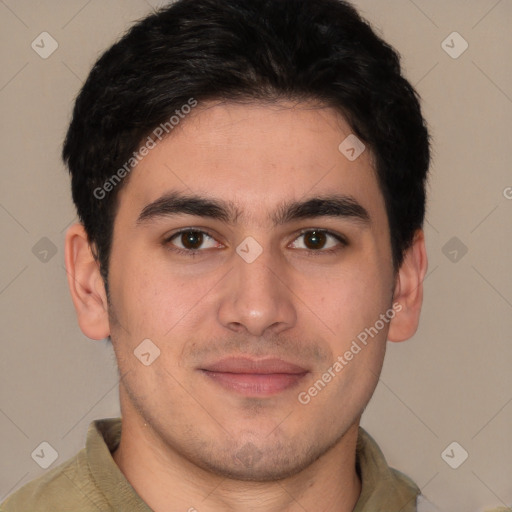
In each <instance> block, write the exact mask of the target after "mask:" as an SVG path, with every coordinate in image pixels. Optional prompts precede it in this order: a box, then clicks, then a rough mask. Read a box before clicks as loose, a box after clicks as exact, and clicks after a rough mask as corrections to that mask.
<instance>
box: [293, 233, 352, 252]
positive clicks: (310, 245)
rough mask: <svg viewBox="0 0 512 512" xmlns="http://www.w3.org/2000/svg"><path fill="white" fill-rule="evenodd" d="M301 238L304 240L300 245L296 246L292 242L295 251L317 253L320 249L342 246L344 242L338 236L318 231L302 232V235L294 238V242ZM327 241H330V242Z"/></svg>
mask: <svg viewBox="0 0 512 512" xmlns="http://www.w3.org/2000/svg"><path fill="white" fill-rule="evenodd" d="M301 238H303V239H304V241H303V242H302V244H301V245H297V244H296V242H295V241H294V242H293V244H294V248H295V249H306V250H309V251H318V250H322V249H323V250H326V249H332V248H334V247H336V246H337V245H339V244H340V243H341V244H342V245H344V244H345V241H344V240H343V239H342V238H341V237H340V236H338V235H335V234H333V233H329V232H328V231H325V230H320V229H314V230H310V231H304V232H303V233H301V234H300V236H299V237H298V238H296V240H299V239H301ZM329 239H330V240H331V241H330V242H329ZM326 244H327V245H326Z"/></svg>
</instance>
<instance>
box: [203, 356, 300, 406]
mask: <svg viewBox="0 0 512 512" xmlns="http://www.w3.org/2000/svg"><path fill="white" fill-rule="evenodd" d="M199 371H200V372H201V373H202V374H203V375H205V376H206V377H207V378H208V379H211V380H212V381H213V382H214V383H215V384H217V385H219V386H221V387H223V388H224V389H227V390H229V391H234V392H236V393H238V394H241V395H244V396H252V397H262V396H272V395H276V394H278V393H281V392H283V391H285V390H287V389H290V388H292V387H295V386H297V385H298V384H299V382H300V381H301V380H302V379H304V377H305V376H306V375H307V374H308V373H309V370H307V369H306V368H303V367H301V366H298V365H296V364H293V363H290V362H287V361H283V360H282V359H260V360H256V359H250V358H240V357H230V358H225V359H221V360H220V361H217V362H215V363H213V364H209V365H207V366H205V367H204V368H200V369H199Z"/></svg>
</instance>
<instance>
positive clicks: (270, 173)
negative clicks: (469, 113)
mask: <svg viewBox="0 0 512 512" xmlns="http://www.w3.org/2000/svg"><path fill="white" fill-rule="evenodd" d="M350 133H351V129H350V127H349V125H348V124H347V123H346V122H345V120H344V119H343V118H342V116H341V115H339V114H338V113H337V112H336V111H335V110H333V109H331V108H319V107H318V106H313V105H309V104H292V103H284V102H282V103H279V104H272V105H270V104H234V103H223V104H220V103H211V104H208V105H203V106H201V105H199V106H198V107H197V108H196V109H195V110H194V111H193V113H192V114H190V115H189V116H188V117H187V118H186V119H185V120H184V121H182V122H181V124H180V125H179V126H178V127H177V128H176V129H175V130H174V131H173V132H172V134H171V136H170V137H168V138H167V139H164V140H163V141H162V142H159V143H158V145H157V147H156V148H154V149H153V150H151V151H150V152H149V154H148V155H147V156H146V157H145V158H144V159H143V160H142V161H141V162H140V163H139V164H138V165H137V167H136V168H135V169H134V170H133V172H132V174H131V175H130V177H129V179H128V180H127V182H126V183H125V184H124V186H123V188H122V190H121V191H120V194H119V208H118V212H117V215H116V218H115V224H114V239H113V246H112V253H111V259H110V266H109V288H110V299H111V302H110V304H109V303H108V301H107V297H106V294H105V288H104V285H103V282H102V279H101V276H100V273H99V269H98V265H97V263H96V261H95V260H94V258H93V256H92V253H91V248H90V246H89V244H88V240H87V236H86V234H85V232H84V230H83V227H82V226H81V225H80V224H77V225H74V226H72V227H71V228H70V229H69V231H68V233H67V238H66V266H67V269H68V273H69V285H70V289H71V293H72V297H73V301H74V304H75V307H76V310H77V314H78V321H79V324H80V327H81V329H82V331H83V332H84V333H85V334H86V335H87V336H88V337H90V338H92V339H103V338H105V337H107V336H108V335H110V336H111V338H112V343H113V347H114V350H115V354H116V358H117V362H118V366H119V372H120V375H121V377H122V378H121V381H120V401H121V411H122V417H123V434H122V438H121V443H120V446H119V448H118V449H117V451H116V452H115V453H114V454H113V457H114V460H115V462H116V463H117V464H118V466H119V467H120V469H121V471H122V472H123V473H124V474H125V476H126V478H127V479H128V480H129V482H130V483H131V484H132V486H133V487H134V488H135V490H136V491H137V492H138V493H139V495H140V496H141V497H142V499H143V500H144V501H145V502H146V503H147V504H148V505H149V506H150V507H151V508H152V509H153V510H155V511H156V512H160V511H162V512H163V511H169V510H172V511H185V510H190V509H191V508H192V507H194V508H195V509H197V510H198V511H199V512H211V511H221V510H222V511H248V510H250V511H260V510H261V511H263V510H264V511H266V512H274V511H275V512H278V511H279V512H282V511H289V512H295V511H303V510H304V509H306V510H317V511H332V510H337V511H339V512H349V511H351V510H353V508H354V506H355V504H356V502H357V499H358V497H359V494H360V490H361V483H360V481H359V477H358V475H357V473H356V471H355V447H356V440H357V432H358V426H359V421H360V417H361V414H362V412H363V410H364V408H365V406H366V405H367V403H368V401H369V400H370V398H371V396H372V394H373V392H374V389H375V386H376V384H377V381H378V376H379V374H380V371H381V367H382V363H383V359H384V354H385V347H386V340H390V341H403V340H405V339H408V338H409V337H411V336H412V335H413V334H414V332H415V331H416V329H417V325H418V320H419V315H420V308H421V302H422V293H423V288H422V282H423V278H424V276H425V273H426V269H427V258H426V253H425V243H424V237H423V233H422V231H418V232H417V233H416V236H415V238H414V243H413V244H412V246H411V248H410V249H409V250H408V251H407V253H406V255H405V259H404V263H403V264H402V266H401V268H400V270H399V272H398V273H397V274H395V273H394V272H393V266H392V259H391V246H390V236H389V226H388V222H387V216H386V211H385V205H384V199H383V197H382V194H381V192H380V189H379V187H378V183H377V180H376V175H375V171H374V168H373V165H372V155H371V152H370V151H369V150H368V149H367V150H365V151H364V152H363V153H362V154H361V156H359V158H357V159H356V160H355V161H353V162H351V161H349V160H348V159H347V158H345V156H344V155H342V154H341V153H340V151H339V150H338V146H339V144H340V143H341V142H342V141H343V140H344V139H345V138H346V137H347V136H348V135H349V134H350ZM169 191H179V192H182V193H189V194H190V193H195V194H200V195H203V196H207V197H209V198H218V199H222V200H225V201H231V202H233V203H234V204H235V205H236V206H237V207H238V209H239V210H240V213H241V215H240V216H239V217H238V219H237V222H236V223H232V224H230V223H227V222H224V221H220V220H216V219H211V218H207V217H197V216H191V215H184V214H180V215H177V216H160V217H157V218H153V219H149V220H147V221H145V222H137V218H138V216H139V215H140V213H141V212H142V210H143V209H144V208H145V207H146V206H147V205H148V204H150V203H151V202H153V201H155V200H157V199H158V198H160V197H161V196H162V195H163V194H164V193H165V192H169ZM332 193H338V194H344V195H346V196H350V197H351V198H353V199H354V200H355V201H357V202H358V203H359V204H360V205H361V206H362V207H363V208H365V209H366V211H367V212H368V214H369V222H362V221H360V220H357V219H354V218H339V217H317V218H309V219H302V220H294V221H292V222H289V223H285V224H282V225H278V226H275V225H274V224H273V223H272V221H271V220H270V219H269V215H270V214H271V213H272V212H274V211H275V210H276V208H277V206H278V205H280V204H281V203H282V202H283V201H293V200H304V199H307V198H310V197H316V196H321V195H323V194H324V195H325V194H332ZM191 227H193V228H195V229H198V230H199V229H200V230H203V231H205V232H206V233H208V235H209V236H211V237H212V238H207V237H206V238H204V239H203V245H202V246H201V249H200V250H202V251H203V252H201V253H200V254H198V255H197V256H194V257H192V256H190V255H180V254H177V253H176V252H173V250H172V248H182V249H183V248H184V247H185V245H184V242H183V238H180V237H179V236H178V237H176V238H174V239H172V241H170V242H169V241H166V240H168V238H169V236H170V235H172V234H174V233H175V232H176V231H177V230H179V229H182V228H191ZM315 228H316V229H327V230H330V231H332V232H333V233H336V234H340V235H342V236H344V237H345V238H346V240H347V242H348V243H347V245H343V244H340V243H339V242H338V241H337V240H336V239H334V238H332V237H330V236H328V237H327V238H326V239H325V240H324V242H325V244H324V245H322V244H320V248H318V246H313V249H311V239H310V238H308V236H307V235H301V230H305V229H308V230H312V229H315ZM248 236H251V237H253V238H254V239H255V240H256V241H257V242H258V243H259V245H260V246H261V247H262V249H263V252H262V253H261V254H260V255H259V257H257V258H256V260H255V261H253V262H252V263H247V262H246V261H245V260H244V259H242V258H241V257H240V256H239V254H238V253H237V252H236V248H237V247H238V246H239V245H240V244H241V243H242V241H244V239H246V237H248ZM185 242H186V240H185ZM173 244H174V245H173ZM315 247H316V248H315ZM323 247H326V248H336V251H335V252H331V253H327V252H322V251H325V250H326V249H325V248H323ZM308 249H309V250H308ZM393 303H399V304H400V306H401V311H400V312H399V313H397V314H396V316H395V317H394V319H393V320H392V321H391V322H390V323H386V325H385V327H384V328H383V329H382V330H380V331H379V333H378V335H377V336H375V337H374V338H373V339H371V340H370V342H369V343H368V344H367V346H365V347H364V348H363V349H362V350H361V351H360V352H359V353H358V354H357V355H355V356H354V358H353V359H352V360H351V361H350V362H349V363H348V364H347V365H346V366H345V367H344V368H343V370H342V371H341V372H339V373H338V374H337V376H336V377H335V378H333V379H332V381H331V382H329V383H328V385H327V386H325V388H324V389H323V390H322V391H321V392H319V393H318V394H317V396H315V397H314V398H312V399H311V401H310V402H309V403H308V404H307V405H304V404H301V403H300V402H299V401H298V399H297V396H298V393H299V392H301V391H307V390H308V388H310V387H311V385H312V384H313V383H314V382H315V381H317V380H318V379H319V378H320V377H321V376H322V374H324V373H325V372H326V371H327V369H328V368H329V367H330V366H332V364H333V363H334V362H335V361H336V358H337V357H338V356H340V355H343V354H344V353H345V352H346V351H347V350H348V349H349V348H350V346H351V343H352V341H353V340H354V339H355V338H356V336H357V335H358V334H359V333H360V332H361V331H363V330H364V329H365V328H367V327H370V326H373V325H374V324H375V322H376V320H378V319H379V315H381V314H383V313H385V312H386V311H387V310H388V309H390V308H391V307H392V304H393ZM147 338H149V339H151V340H152V342H153V343H154V344H155V345H156V346H157V347H158V348H159V350H160V356H159V357H158V358H157V359H156V360H155V361H154V362H153V363H152V364H151V365H149V366H145V365H143V364H141V362H140V361H139V360H138V359H137V358H136V357H135V356H134V353H133V352H134V350H135V349H136V347H137V346H138V345H139V344H140V343H141V341H142V340H144V339H147ZM241 354H242V355H247V356H251V357H258V358H261V357H267V356H268V357H280V358H282V359H284V360H287V361H291V362H293V363H295V364H298V365H300V366H302V367H303V368H306V369H307V370H308V373H307V374H306V375H305V376H304V377H303V378H302V379H301V380H300V382H299V383H298V385H296V386H292V387H291V388H288V389H286V390H284V391H281V392H279V393H276V394H273V395H271V396H244V395H241V394H239V393H237V392H235V391H232V390H226V389H225V388H223V387H221V386H219V385H218V383H217V382H214V381H212V379H210V378H208V377H205V375H204V374H203V373H202V372H200V371H199V370H198V368H200V367H203V366H204V365H206V364H207V363H208V362H211V361H213V360H216V359H219V358H220V357H224V356H231V355H241ZM192 510H193V509H192Z"/></svg>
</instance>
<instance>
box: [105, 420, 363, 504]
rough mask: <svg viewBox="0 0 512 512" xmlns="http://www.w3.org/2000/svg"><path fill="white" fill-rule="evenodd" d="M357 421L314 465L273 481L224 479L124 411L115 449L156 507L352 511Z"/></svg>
mask: <svg viewBox="0 0 512 512" xmlns="http://www.w3.org/2000/svg"><path fill="white" fill-rule="evenodd" d="M358 426H359V421H357V423H355V424H353V425H352V426H351V427H350V428H349V429H348V430H347V432H346V433H345V435H344V436H343V437H342V438H341V439H340V440H339V441H338V442H337V443H336V445H334V446H333V447H332V448H331V449H330V450H328V451H327V452H326V453H325V454H324V455H323V456H321V457H320V458H319V459H317V460H316V461H315V462H314V463H313V464H311V465H310V466H308V467H307V468H305V469H303V470H302V471H300V472H299V473H297V474H295V475H293V476H290V477H288V478H285V479H282V480H279V481H274V482H250V481H240V480H233V479H229V478H225V477H223V476H219V475H216V474H214V473H211V472H209V471H207V470H205V469H202V468H199V467H198V466H196V465H195V464H193V463H192V462H190V461H189V460H188V459H187V458H186V457H184V456H183V455H181V454H180V453H179V451H177V450H175V449H173V448H172V447H169V446H167V445H165V444H164V443H163V442H162V441H161V440H160V439H158V438H157V436H156V434H155V433H154V431H153V430H152V429H151V426H150V425H148V424H145V423H144V421H142V420H140V418H139V417H138V416H136V415H131V414H130V415H128V416H124V415H123V426H122V435H121V442H120V444H119V447H118V449H117V450H116V451H115V453H114V454H113V458H114V461H115V462H116V464H117V465H118V466H119V468H120V470H121V471H122V473H123V474H124V475H125V477H126V479H127V480H128V481H129V482H130V484H131V485H132V487H133V488H134V489H135V490H136V491H137V493H138V494H139V496H140V497H141V498H142V499H143V500H144V501H145V502H146V504H147V505H148V506H149V507H150V508H151V509H152V510H154V511H155V512H164V511H166V512H167V511H169V510H183V511H188V512H219V511H223V512H224V511H227V512H238V511H240V510H241V507H242V508H243V510H251V511H253V512H259V511H261V512H263V511H265V512H283V511H284V512H299V511H300V512H303V511H304V510H315V511H318V512H327V511H336V512H351V511H353V509H354V507H355V505H356V502H357V500H358V497H359V495H360V492H361V482H360V480H359V477H358V475H357V472H356V467H355V452H356V442H357V435H358Z"/></svg>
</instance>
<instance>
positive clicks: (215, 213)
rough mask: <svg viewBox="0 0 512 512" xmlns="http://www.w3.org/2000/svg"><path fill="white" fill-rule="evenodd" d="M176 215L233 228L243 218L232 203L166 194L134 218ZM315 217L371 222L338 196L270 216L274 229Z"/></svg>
mask: <svg viewBox="0 0 512 512" xmlns="http://www.w3.org/2000/svg"><path fill="white" fill-rule="evenodd" d="M175 215H195V216H198V217H208V218H211V219H215V220H219V221H222V222H225V223H227V224H232V225H234V224H237V222H238V221H239V220H240V219H241V218H243V217H244V215H243V213H242V211H241V210H240V209H239V208H238V207H237V206H236V205H235V203H232V202H229V201H225V200H223V199H213V198H209V197H205V196H200V195H196V194H183V193H180V192H169V193H167V194H165V195H163V196H162V197H160V198H158V199H156V200H155V201H153V202H152V203H149V204H148V205H146V206H145V207H144V208H143V209H142V211H141V213H140V215H139V216H138V218H137V224H146V223H148V222H151V221H154V220H157V219H159V218H165V217H172V216H175ZM315 217H334V218H344V219H348V220H352V221H356V222H359V223H362V224H366V225H369V224H370V223H371V219H370V214H369V213H368V211H367V210H366V208H364V207H363V206H362V205H361V204H360V203H358V202H357V201H356V200H355V199H354V198H353V197H351V196H347V195H340V194H328V195H321V196H316V197H311V198H309V199H306V200H303V201H285V202H283V203H281V204H280V205H279V206H278V207H277V208H276V210H275V211H274V212H272V213H271V214H270V216H269V218H270V220H271V222H273V224H274V226H279V225H283V224H286V223H289V222H292V221H294V220H301V219H310V218H315Z"/></svg>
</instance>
